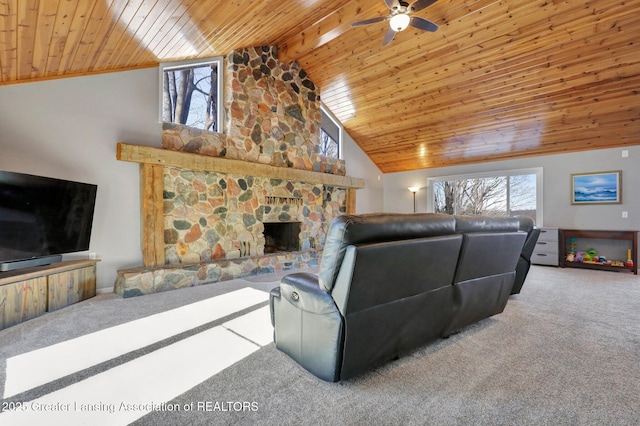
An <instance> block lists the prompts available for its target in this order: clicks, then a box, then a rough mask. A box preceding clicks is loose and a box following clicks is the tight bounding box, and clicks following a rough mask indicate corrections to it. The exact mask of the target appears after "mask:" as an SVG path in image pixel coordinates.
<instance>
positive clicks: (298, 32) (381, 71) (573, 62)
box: [0, 0, 640, 173]
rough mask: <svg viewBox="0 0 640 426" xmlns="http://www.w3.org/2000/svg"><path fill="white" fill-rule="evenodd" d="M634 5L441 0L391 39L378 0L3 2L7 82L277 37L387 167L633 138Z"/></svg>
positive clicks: (639, 138)
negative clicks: (386, 40)
mask: <svg viewBox="0 0 640 426" xmlns="http://www.w3.org/2000/svg"><path fill="white" fill-rule="evenodd" d="M639 12H640V4H639V3H638V2H634V1H629V0H622V1H621V0H599V1H588V2H585V1H574V0H511V1H509V0H439V1H437V2H436V3H435V4H433V5H431V6H429V7H427V8H425V9H423V10H420V11H418V12H416V13H415V15H416V16H420V17H422V18H426V19H429V20H431V21H433V22H434V23H436V24H438V25H439V26H440V28H439V29H438V30H437V31H436V32H433V33H432V32H424V31H421V30H418V29H414V28H412V27H409V28H408V29H407V30H405V31H402V32H399V33H398V34H396V36H395V38H394V40H393V41H392V42H391V43H390V44H389V45H388V46H384V47H383V46H382V40H383V37H384V35H385V33H386V32H387V30H388V28H389V24H388V23H387V22H380V23H377V24H373V25H368V26H362V27H356V28H352V27H351V25H350V24H351V23H352V22H355V21H361V20H365V19H369V18H375V17H378V16H387V15H388V14H389V9H388V8H387V6H386V5H385V2H384V0H286V1H285V0H253V1H246V0H206V1H205V0H200V1H198V0H1V1H0V85H4V84H12V83H25V82H29V81H35V80H42V79H50V78H60V77H67V76H77V75H86V74H92V73H101V72H111V71H119V70H125V69H135V68H141V67H149V66H155V65H157V64H158V63H159V62H167V61H173V60H182V59H187V58H204V57H211V56H217V55H226V54H227V53H229V52H231V51H232V50H234V49H237V48H243V47H251V46H264V45H268V46H274V45H277V46H279V48H280V57H281V59H282V60H284V61H294V60H295V61H298V62H299V63H300V65H301V66H302V67H303V68H304V69H305V70H306V71H307V73H308V74H309V75H310V77H311V78H312V80H313V81H314V83H315V84H316V85H317V86H318V87H319V88H320V90H321V96H322V100H323V102H324V103H325V104H326V105H327V106H328V108H329V109H330V110H331V111H332V112H333V113H334V114H335V116H336V117H337V118H338V119H340V120H341V121H342V123H343V124H344V126H345V129H346V130H347V132H348V133H349V134H350V135H351V136H352V137H353V139H354V140H355V141H356V142H357V143H358V145H359V146H360V147H361V148H362V149H363V150H364V151H365V152H366V153H367V154H368V155H369V157H370V158H371V159H372V160H373V161H374V162H375V163H376V165H377V166H378V167H379V168H380V169H381V170H382V171H383V172H385V173H387V172H396V171H405V170H413V169H419V168H427V167H439V166H447V165H455V164H466V163H474V162H482V161H489V160H499V159H509V158H517V157H522V156H532V155H544V154H553V153H563V152H571V151H579V150H587V149H598V148H609V147H619V146H625V145H636V144H640V95H639V93H638V92H639V91H640V13H639Z"/></svg>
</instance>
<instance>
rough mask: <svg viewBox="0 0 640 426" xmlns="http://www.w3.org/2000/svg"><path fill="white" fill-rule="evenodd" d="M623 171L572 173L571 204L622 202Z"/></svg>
mask: <svg viewBox="0 0 640 426" xmlns="http://www.w3.org/2000/svg"><path fill="white" fill-rule="evenodd" d="M621 202H622V171H621V170H616V171H612V172H597V173H576V174H572V175H571V204H620V203H621Z"/></svg>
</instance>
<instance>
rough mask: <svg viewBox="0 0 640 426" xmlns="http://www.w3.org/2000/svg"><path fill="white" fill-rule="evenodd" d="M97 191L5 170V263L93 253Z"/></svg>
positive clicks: (0, 240) (1, 251) (1, 222)
mask: <svg viewBox="0 0 640 426" xmlns="http://www.w3.org/2000/svg"><path fill="white" fill-rule="evenodd" d="M96 192H97V186H96V185H92V184H87V183H79V182H72V181H66V180H60V179H52V178H47V177H40V176H32V175H26V174H22V173H13V172H5V171H0V264H3V263H7V262H16V261H23V260H28V259H35V258H40V257H46V256H51V255H61V254H64V253H72V252H77V251H84V250H88V249H89V239H90V237H91V225H92V222H93V211H94V206H95V200H96ZM2 270H6V268H3V269H2Z"/></svg>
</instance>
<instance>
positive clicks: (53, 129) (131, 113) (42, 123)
mask: <svg viewBox="0 0 640 426" xmlns="http://www.w3.org/2000/svg"><path fill="white" fill-rule="evenodd" d="M157 92H158V71H157V69H144V70H137V71H128V72H119V73H110V74H101V75H96V76H88V77H75V78H66V79H61V80H51V81H43V82H36V83H27V84H17V85H11V86H2V87H0V129H1V131H0V152H1V155H0V169H2V170H8V171H14V172H21V173H28V174H35V175H41V176H48V177H54V178H60V179H68V180H75V181H80V182H88V183H92V184H97V185H98V195H97V199H96V211H95V215H94V221H93V229H92V235H91V245H90V251H93V252H95V253H96V254H97V256H98V257H99V258H100V259H102V260H101V262H99V263H98V271H97V274H98V288H99V289H101V290H103V291H104V290H107V289H110V290H112V289H113V284H114V282H115V278H116V271H117V270H118V269H123V268H129V267H136V266H140V265H141V264H142V256H141V251H140V241H139V240H140V237H139V236H140V209H139V206H140V202H139V173H138V169H139V166H138V164H134V163H126V162H121V161H117V160H116V143H117V142H121V141H122V142H128V143H134V144H139V145H159V144H160V136H161V133H160V131H161V129H160V125H159V124H158V112H157V111H158V107H157V103H158V97H157ZM77 257H84V258H86V257H87V254H86V253H82V254H76V255H69V256H65V258H66V259H73V258H77Z"/></svg>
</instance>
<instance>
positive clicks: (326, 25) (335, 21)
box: [278, 0, 389, 63]
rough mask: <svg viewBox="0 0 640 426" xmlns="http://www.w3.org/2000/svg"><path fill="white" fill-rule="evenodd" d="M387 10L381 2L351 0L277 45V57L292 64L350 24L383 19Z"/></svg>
mask: <svg viewBox="0 0 640 426" xmlns="http://www.w3.org/2000/svg"><path fill="white" fill-rule="evenodd" d="M388 13H389V9H387V7H386V6H385V4H384V2H382V1H375V2H372V1H371V0H351V1H348V2H346V4H345V5H344V6H343V7H342V8H340V9H337V10H335V11H333V12H332V13H330V14H329V15H327V16H325V17H324V18H323V19H321V20H320V21H318V22H316V23H315V24H313V25H311V26H310V27H309V28H307V29H305V30H304V31H302V32H301V33H298V34H296V35H294V36H293V37H291V38H289V39H287V40H285V41H284V42H282V43H280V44H279V45H278V57H279V59H280V61H282V62H284V63H288V62H293V61H295V60H296V59H299V58H300V57H302V56H304V55H306V54H308V53H309V52H311V51H312V50H313V49H317V48H318V47H320V46H322V45H324V44H326V43H329V42H330V41H331V40H333V39H335V38H336V37H339V36H341V35H342V34H344V33H345V32H347V31H348V30H349V29H350V28H351V24H352V23H353V22H356V21H361V20H364V19H368V18H375V17H377V16H385V15H386V14H388Z"/></svg>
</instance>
